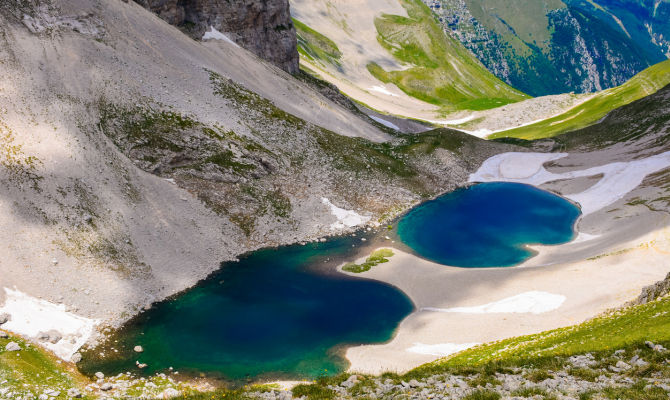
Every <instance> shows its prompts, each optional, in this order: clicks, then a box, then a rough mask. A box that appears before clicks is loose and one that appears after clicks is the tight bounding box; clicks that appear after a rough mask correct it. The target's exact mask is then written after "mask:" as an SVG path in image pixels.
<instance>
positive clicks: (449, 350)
mask: <svg viewBox="0 0 670 400" xmlns="http://www.w3.org/2000/svg"><path fill="white" fill-rule="evenodd" d="M477 345H479V343H440V344H424V343H414V346H412V347H410V348H408V349H407V351H408V352H410V353H416V354H426V355H429V356H441V357H445V356H449V355H452V354H456V353H458V352H460V351H463V350H467V349H469V348H470V347H474V346H477Z"/></svg>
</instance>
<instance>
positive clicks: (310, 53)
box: [293, 18, 342, 67]
mask: <svg viewBox="0 0 670 400" xmlns="http://www.w3.org/2000/svg"><path fill="white" fill-rule="evenodd" d="M293 24H294V25H295V28H296V34H297V38H298V52H299V53H300V56H301V57H304V58H306V59H307V60H309V61H312V62H319V63H326V64H331V65H334V66H336V67H340V62H339V60H340V58H341V57H342V52H341V51H340V49H339V48H338V47H337V45H336V44H335V42H333V41H332V40H330V39H329V38H327V37H326V36H324V35H322V34H321V33H319V32H317V31H315V30H314V29H312V28H310V27H309V26H307V25H305V24H304V23H302V22H300V21H298V20H296V19H295V18H294V19H293Z"/></svg>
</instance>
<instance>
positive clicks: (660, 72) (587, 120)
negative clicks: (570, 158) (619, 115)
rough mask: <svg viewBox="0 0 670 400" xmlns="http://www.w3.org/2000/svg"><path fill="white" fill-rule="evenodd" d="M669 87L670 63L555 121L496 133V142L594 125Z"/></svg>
mask: <svg viewBox="0 0 670 400" xmlns="http://www.w3.org/2000/svg"><path fill="white" fill-rule="evenodd" d="M668 84H670V60H666V61H663V62H660V63H658V64H656V65H653V66H651V67H649V68H647V69H645V70H644V71H642V72H640V73H639V74H637V75H635V76H634V77H633V78H631V79H630V80H629V81H628V82H626V83H624V84H623V85H621V86H617V87H615V88H612V89H607V90H604V91H602V92H599V93H597V94H596V95H595V96H594V97H593V98H591V99H589V100H588V101H585V102H584V103H582V104H579V105H578V106H576V107H573V108H571V109H570V110H568V111H566V112H564V113H562V114H559V115H557V116H555V117H552V118H548V119H545V120H542V121H540V122H537V123H534V124H531V125H526V126H522V127H519V128H514V129H508V130H506V131H502V132H497V133H494V134H493V135H491V136H489V137H488V138H489V139H496V138H505V137H509V138H519V139H526V140H532V139H542V138H547V137H552V136H556V135H559V134H562V133H565V132H570V131H575V130H578V129H581V128H584V127H587V126H589V125H593V124H595V123H596V122H598V121H599V120H601V119H602V118H603V117H605V116H606V115H607V114H608V113H609V112H610V111H612V110H614V109H616V108H619V107H622V106H624V105H626V104H630V103H632V102H634V101H635V100H639V99H641V98H643V97H646V96H649V95H650V94H653V93H655V92H656V91H658V90H659V89H661V88H663V87H664V86H666V85H668Z"/></svg>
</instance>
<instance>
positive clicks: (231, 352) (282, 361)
mask: <svg viewBox="0 0 670 400" xmlns="http://www.w3.org/2000/svg"><path fill="white" fill-rule="evenodd" d="M578 215H579V209H578V208H577V207H575V206H574V205H573V204H571V203H569V202H568V201H566V200H564V199H562V198H560V197H557V196H555V195H552V194H550V193H548V192H544V191H541V190H538V189H535V188H533V187H530V186H526V185H518V184H510V183H486V184H480V185H475V186H472V187H470V188H467V189H462V190H457V191H455V192H452V193H449V194H446V195H444V196H442V197H440V198H438V199H436V200H434V201H430V202H426V203H424V204H422V205H420V206H418V207H416V208H415V209H413V210H411V211H410V212H409V213H407V214H406V215H405V216H404V217H403V218H402V219H401V220H400V221H399V223H398V235H399V237H400V238H401V239H402V240H403V241H404V242H405V243H406V244H407V245H408V246H409V247H411V248H412V249H413V250H414V251H415V252H416V253H417V254H418V255H420V256H422V257H425V258H428V259H431V260H435V261H437V262H440V263H444V264H448V265H456V266H462V267H490V266H495V267H500V266H509V265H514V264H517V263H519V262H521V261H523V260H525V259H526V258H528V257H530V256H531V255H532V254H531V253H530V252H529V251H528V250H526V249H524V248H523V246H522V245H523V244H525V243H544V244H557V243H562V242H566V241H569V240H570V239H571V238H572V236H573V225H574V223H575V221H576V219H577V217H578ZM386 234H387V233H386V232H382V233H381V235H382V236H384V235H386ZM368 239H369V241H368V242H367V243H374V240H375V238H374V237H373V236H369V237H368ZM361 243H362V242H361V240H360V235H359V236H358V237H354V236H349V237H339V238H333V239H330V240H328V241H327V242H324V243H311V244H307V245H305V246H300V245H294V246H286V247H281V248H276V249H264V250H259V251H256V252H253V253H251V254H248V255H246V256H244V257H242V258H241V260H240V261H239V262H229V263H224V264H223V265H222V268H221V270H219V271H218V272H216V273H215V274H213V275H212V276H211V277H210V278H208V279H207V280H206V281H204V282H203V283H201V284H200V285H198V286H197V287H195V288H193V289H191V290H189V291H187V292H185V293H184V294H181V295H179V296H177V297H176V298H174V299H172V300H169V301H165V302H162V303H160V304H157V305H155V306H154V307H153V308H152V309H151V310H148V311H146V312H144V313H142V314H141V315H140V316H138V317H137V318H135V319H134V320H133V321H131V322H130V323H128V324H127V325H126V326H125V327H123V328H122V329H121V330H119V331H118V332H117V333H116V334H115V335H114V337H113V338H112V339H113V340H112V341H110V343H108V344H106V345H104V346H102V347H100V348H97V349H92V350H90V351H88V352H86V353H84V361H83V363H82V364H80V368H81V369H82V371H83V372H85V373H88V374H93V373H95V372H96V371H102V372H104V373H105V374H108V375H111V374H117V373H120V372H126V371H131V372H134V373H136V374H140V373H141V374H144V375H151V374H154V373H157V372H165V371H166V370H167V369H168V368H169V367H174V369H175V370H178V371H179V372H180V374H182V375H194V376H198V375H199V374H200V373H204V374H206V376H209V377H214V378H220V379H223V380H225V381H228V382H230V383H233V384H240V383H245V382H248V381H256V380H260V379H294V378H315V377H318V376H321V375H331V374H335V373H337V372H340V371H342V370H343V369H345V368H346V366H347V363H346V360H345V359H344V358H343V356H342V354H343V349H345V348H346V346H347V345H353V344H360V343H380V342H385V341H387V340H389V339H391V337H392V335H393V332H394V330H395V329H396V327H397V326H398V324H399V323H400V322H401V321H402V320H403V319H404V318H405V317H406V316H407V315H409V314H410V313H411V312H412V310H413V305H412V303H411V301H410V300H409V299H408V298H407V297H406V296H405V295H404V294H403V293H402V292H400V291H399V290H397V289H396V288H393V287H391V286H388V285H385V284H382V283H379V282H375V281H370V280H365V279H359V278H352V277H348V276H345V275H343V274H339V273H337V272H335V271H334V267H335V265H337V264H338V263H339V262H340V261H350V260H351V259H353V258H355V257H356V256H358V255H360V254H359V250H358V247H359V246H360V244H361ZM385 243H387V242H385ZM352 246H355V247H352ZM135 345H141V346H142V347H143V348H144V352H143V353H141V354H137V353H134V352H133V350H132V349H133V347H134V346H135ZM100 352H104V354H105V356H104V357H100V356H99V354H100ZM136 361H139V362H140V363H146V364H148V367H147V368H146V369H143V370H139V369H138V368H137V367H136V366H135V362H136Z"/></svg>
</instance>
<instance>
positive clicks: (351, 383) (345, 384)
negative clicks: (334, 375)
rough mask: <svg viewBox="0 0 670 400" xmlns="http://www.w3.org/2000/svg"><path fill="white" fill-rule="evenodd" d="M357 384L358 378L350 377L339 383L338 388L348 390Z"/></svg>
mask: <svg viewBox="0 0 670 400" xmlns="http://www.w3.org/2000/svg"><path fill="white" fill-rule="evenodd" d="M357 383H358V376H357V375H351V376H350V377H349V378H347V380H346V381H344V382H342V383H340V386H342V387H343V388H347V389H350V388H352V387H353V386H354V385H355V384H357Z"/></svg>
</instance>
